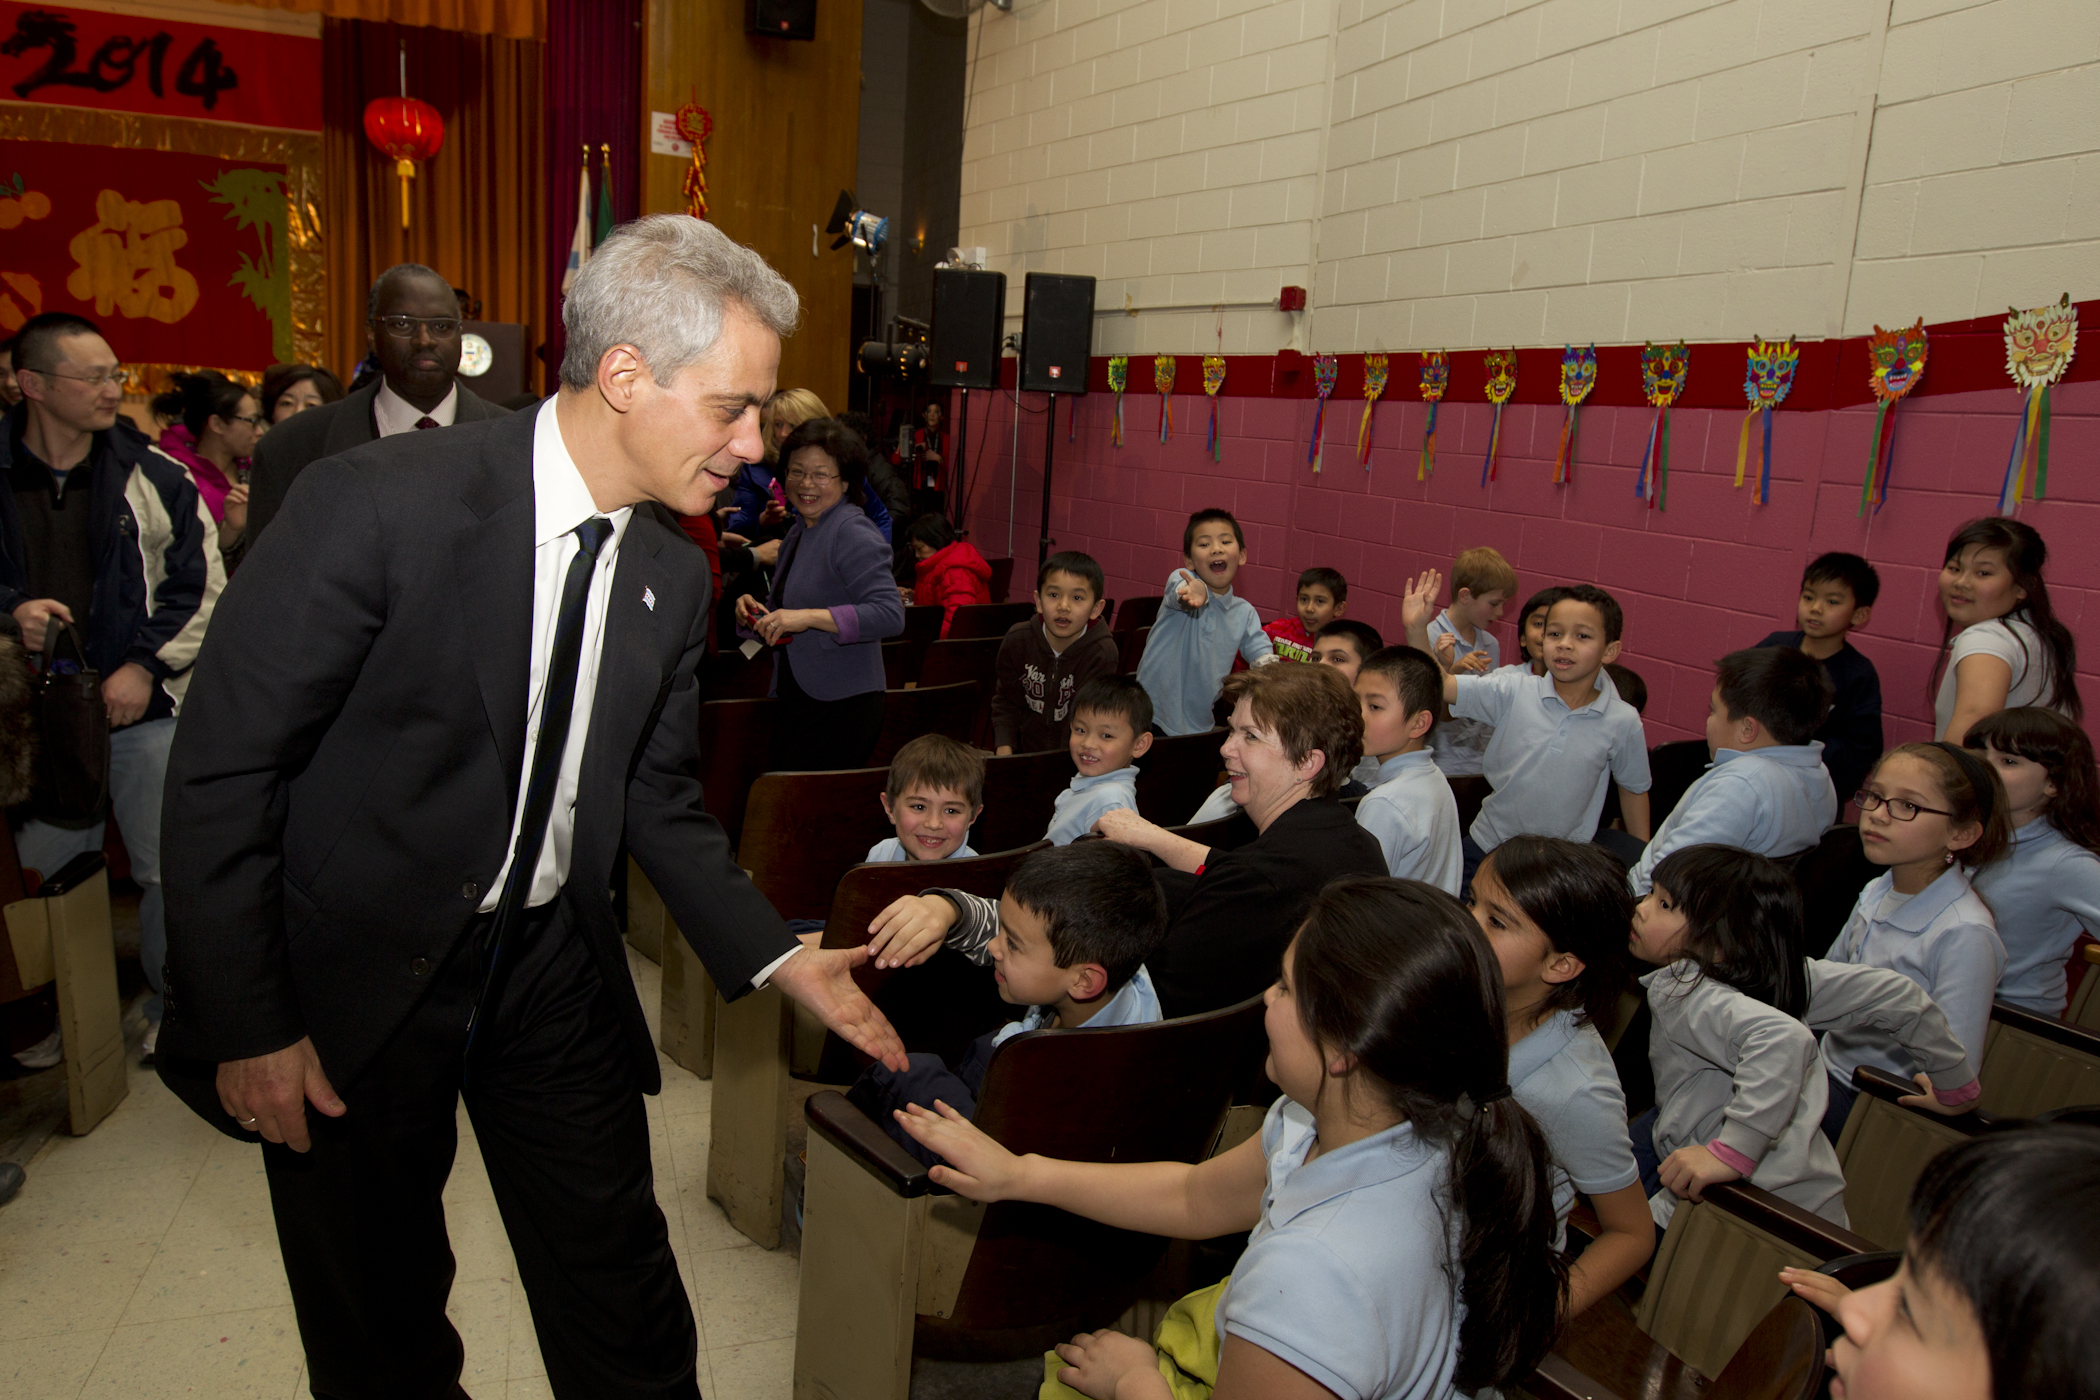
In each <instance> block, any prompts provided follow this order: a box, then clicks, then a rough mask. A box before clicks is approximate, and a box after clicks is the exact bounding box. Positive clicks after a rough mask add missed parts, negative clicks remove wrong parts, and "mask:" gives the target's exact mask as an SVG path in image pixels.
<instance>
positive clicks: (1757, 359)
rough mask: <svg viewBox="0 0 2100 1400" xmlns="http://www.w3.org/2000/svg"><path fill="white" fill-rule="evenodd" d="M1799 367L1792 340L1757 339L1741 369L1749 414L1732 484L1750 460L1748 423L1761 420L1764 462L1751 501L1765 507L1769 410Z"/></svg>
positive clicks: (1769, 482) (1789, 388)
mask: <svg viewBox="0 0 2100 1400" xmlns="http://www.w3.org/2000/svg"><path fill="white" fill-rule="evenodd" d="M1800 367H1801V347H1800V346H1799V345H1798V344H1796V343H1795V341H1794V338H1793V337H1792V336H1788V337H1787V338H1786V339H1784V340H1766V339H1765V338H1764V337H1763V336H1758V337H1757V338H1756V339H1755V340H1753V341H1752V342H1751V344H1750V351H1749V354H1748V356H1747V357H1746V362H1745V364H1744V368H1743V397H1744V398H1745V399H1747V400H1749V403H1750V411H1749V412H1748V413H1746V414H1744V415H1743V431H1742V433H1741V435H1740V436H1739V437H1737V438H1736V443H1735V484H1736V485H1737V486H1741V485H1742V484H1743V468H1744V467H1745V466H1747V465H1748V464H1749V460H1750V422H1751V420H1752V419H1754V418H1757V417H1759V416H1760V415H1761V416H1762V417H1763V418H1764V420H1765V447H1764V462H1763V465H1762V466H1761V467H1760V468H1759V469H1758V474H1757V488H1756V490H1755V491H1754V492H1752V494H1751V499H1752V500H1753V501H1755V502H1756V503H1757V504H1758V505H1765V504H1767V503H1769V502H1770V501H1771V499H1772V410H1773V409H1775V408H1777V407H1779V405H1780V403H1781V402H1782V401H1784V400H1785V398H1786V396H1787V395H1788V394H1790V393H1792V392H1793V390H1794V371H1795V370H1797V369H1799V368H1800Z"/></svg>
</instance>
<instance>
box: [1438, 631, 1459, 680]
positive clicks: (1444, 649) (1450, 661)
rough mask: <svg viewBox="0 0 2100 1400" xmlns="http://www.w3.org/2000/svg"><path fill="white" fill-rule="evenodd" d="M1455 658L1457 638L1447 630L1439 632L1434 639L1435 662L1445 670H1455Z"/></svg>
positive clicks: (1456, 655) (1456, 663)
mask: <svg viewBox="0 0 2100 1400" xmlns="http://www.w3.org/2000/svg"><path fill="white" fill-rule="evenodd" d="M1457 658H1458V638H1457V637H1454V636H1452V635H1451V634H1450V633H1449V632H1444V633H1441V634H1439V635H1438V637H1437V639H1436V664H1437V665H1439V666H1441V667H1443V668H1444V669H1445V670H1446V671H1451V672H1455V671H1456V670H1457V668H1458V660H1457Z"/></svg>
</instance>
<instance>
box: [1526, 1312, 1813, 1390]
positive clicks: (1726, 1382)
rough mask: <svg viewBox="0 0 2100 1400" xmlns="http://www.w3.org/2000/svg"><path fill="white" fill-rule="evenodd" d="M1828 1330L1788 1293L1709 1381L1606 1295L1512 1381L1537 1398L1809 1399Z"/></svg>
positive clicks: (1571, 1324)
mask: <svg viewBox="0 0 2100 1400" xmlns="http://www.w3.org/2000/svg"><path fill="white" fill-rule="evenodd" d="M1829 1337H1830V1329H1829V1327H1828V1326H1827V1325H1826V1324H1825V1323H1824V1321H1823V1319H1822V1317H1821V1315H1820V1314H1818V1313H1817V1312H1816V1310H1815V1309H1814V1308H1812V1307H1810V1306H1809V1305H1808V1304H1807V1303H1804V1302H1802V1301H1801V1300H1800V1299H1799V1298H1797V1297H1794V1296H1793V1295H1791V1294H1789V1295H1788V1296H1786V1297H1784V1298H1782V1299H1780V1300H1779V1302H1778V1303H1777V1304H1775V1305H1774V1306H1773V1308H1772V1310H1771V1311H1770V1312H1768V1313H1766V1314H1765V1315H1764V1318H1763V1320H1762V1321H1760V1322H1759V1323H1758V1324H1757V1326H1756V1327H1755V1328H1754V1329H1753V1330H1752V1331H1751V1333H1750V1335H1749V1336H1747V1337H1745V1338H1744V1339H1743V1344H1742V1345H1741V1346H1739V1347H1737V1348H1736V1350H1735V1354H1734V1355H1733V1356H1731V1357H1730V1358H1729V1359H1728V1364H1727V1365H1726V1366H1725V1367H1724V1368H1723V1369H1722V1371H1721V1374H1720V1375H1718V1376H1716V1377H1714V1378H1713V1380H1712V1381H1711V1382H1709V1381H1708V1380H1707V1379H1706V1378H1705V1377H1704V1376H1702V1375H1700V1374H1699V1373H1698V1372H1697V1371H1695V1370H1694V1369H1693V1368H1692V1367H1690V1366H1687V1365H1686V1364H1685V1363H1684V1362H1682V1361H1679V1360H1678V1359H1677V1358H1676V1357H1674V1356H1672V1355H1670V1353H1669V1351H1668V1350H1667V1349H1665V1348H1664V1347H1663V1346H1662V1345H1661V1344H1660V1343H1659V1342H1657V1341H1656V1340H1655V1339H1654V1338H1653V1337H1650V1336H1648V1335H1647V1334H1646V1333H1644V1332H1642V1331H1641V1330H1640V1328H1638V1327H1636V1326H1634V1324H1633V1322H1632V1319H1631V1318H1630V1317H1629V1316H1628V1314H1627V1312H1626V1309H1625V1305H1624V1304H1623V1303H1620V1302H1619V1301H1618V1299H1616V1298H1607V1299H1604V1300H1603V1301H1601V1302H1599V1303H1598V1304H1596V1305H1595V1306H1593V1307H1591V1309H1590V1310H1589V1311H1588V1312H1586V1313H1584V1314H1583V1315H1582V1316H1581V1317H1578V1318H1576V1319H1575V1320H1574V1321H1573V1322H1572V1323H1570V1324H1569V1325H1568V1329H1567V1331H1566V1333H1565V1334H1563V1336H1562V1337H1561V1340H1560V1342H1559V1343H1558V1344H1557V1345H1556V1346H1555V1347H1554V1349H1553V1351H1552V1353H1551V1354H1550V1355H1548V1356H1547V1358H1546V1359H1545V1361H1544V1362H1542V1363H1540V1365H1539V1368H1538V1370H1537V1372H1535V1373H1534V1374H1533V1375H1531V1376H1530V1377H1529V1378H1527V1379H1525V1380H1524V1381H1522V1382H1520V1383H1519V1385H1518V1386H1517V1387H1516V1389H1517V1390H1518V1391H1519V1393H1521V1394H1526V1395H1532V1396H1536V1397H1538V1400H1619V1397H1625V1398H1626V1400H1816V1398H1817V1397H1818V1396H1821V1395H1823V1394H1824V1393H1825V1388H1824V1387H1825V1374H1824V1372H1825V1362H1824V1353H1825V1350H1826V1349H1827V1347H1828V1345H1829V1341H1828V1339H1829Z"/></svg>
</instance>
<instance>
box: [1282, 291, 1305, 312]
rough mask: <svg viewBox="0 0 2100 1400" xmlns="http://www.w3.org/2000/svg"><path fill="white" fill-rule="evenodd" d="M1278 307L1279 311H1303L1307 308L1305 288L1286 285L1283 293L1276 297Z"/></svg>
mask: <svg viewBox="0 0 2100 1400" xmlns="http://www.w3.org/2000/svg"><path fill="white" fill-rule="evenodd" d="M1276 309H1277V310H1278V311H1303V310H1304V309H1305V288H1303V287H1285V288H1284V289H1283V292H1282V294H1281V295H1279V296H1278V297H1277V298H1276Z"/></svg>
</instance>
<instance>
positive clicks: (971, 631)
mask: <svg viewBox="0 0 2100 1400" xmlns="http://www.w3.org/2000/svg"><path fill="white" fill-rule="evenodd" d="M1034 615H1035V604H1034V603H1033V602H1026V603H965V604H963V605H962V606H961V607H959V608H957V609H956V610H955V616H954V617H953V618H952V619H951V620H950V621H949V623H948V640H949V641H951V642H953V641H968V640H970V639H971V638H974V637H999V638H1004V637H1005V636H1006V632H1007V629H1008V628H1010V627H1012V626H1013V625H1014V624H1015V623H1016V622H1026V621H1027V620H1028V619H1029V618H1030V617H1032V616H1034Z"/></svg>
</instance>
